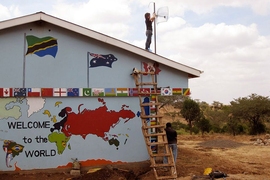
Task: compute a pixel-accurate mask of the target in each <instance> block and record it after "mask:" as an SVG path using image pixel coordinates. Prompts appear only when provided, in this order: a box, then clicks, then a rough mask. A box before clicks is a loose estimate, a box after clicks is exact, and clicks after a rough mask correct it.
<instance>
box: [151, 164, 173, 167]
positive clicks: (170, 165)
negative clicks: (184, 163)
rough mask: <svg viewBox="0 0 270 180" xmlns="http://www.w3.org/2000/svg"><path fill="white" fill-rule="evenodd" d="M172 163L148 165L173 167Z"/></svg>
mask: <svg viewBox="0 0 270 180" xmlns="http://www.w3.org/2000/svg"><path fill="white" fill-rule="evenodd" d="M173 166H174V164H154V165H151V166H150V167H152V168H157V167H173Z"/></svg>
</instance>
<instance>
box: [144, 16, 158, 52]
mask: <svg viewBox="0 0 270 180" xmlns="http://www.w3.org/2000/svg"><path fill="white" fill-rule="evenodd" d="M144 17H145V25H146V42H145V49H146V50H147V51H150V52H151V49H150V45H151V41H152V35H153V28H152V22H153V21H154V20H155V18H156V14H155V13H153V16H152V17H150V13H145V15H144Z"/></svg>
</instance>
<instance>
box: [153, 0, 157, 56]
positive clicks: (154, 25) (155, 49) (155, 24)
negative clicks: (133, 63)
mask: <svg viewBox="0 0 270 180" xmlns="http://www.w3.org/2000/svg"><path fill="white" fill-rule="evenodd" d="M153 4H154V13H156V4H155V2H154V3H153ZM154 42H155V51H154V52H155V54H156V53H157V40H156V18H155V19H154Z"/></svg>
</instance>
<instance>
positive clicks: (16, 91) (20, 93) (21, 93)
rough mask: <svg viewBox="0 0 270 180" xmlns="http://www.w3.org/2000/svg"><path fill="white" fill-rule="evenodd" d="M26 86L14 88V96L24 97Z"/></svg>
mask: <svg viewBox="0 0 270 180" xmlns="http://www.w3.org/2000/svg"><path fill="white" fill-rule="evenodd" d="M25 96H26V88H14V97H25Z"/></svg>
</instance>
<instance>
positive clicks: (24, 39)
mask: <svg viewBox="0 0 270 180" xmlns="http://www.w3.org/2000/svg"><path fill="white" fill-rule="evenodd" d="M25 54H26V33H24V37H23V88H25V56H26V55H25Z"/></svg>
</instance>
